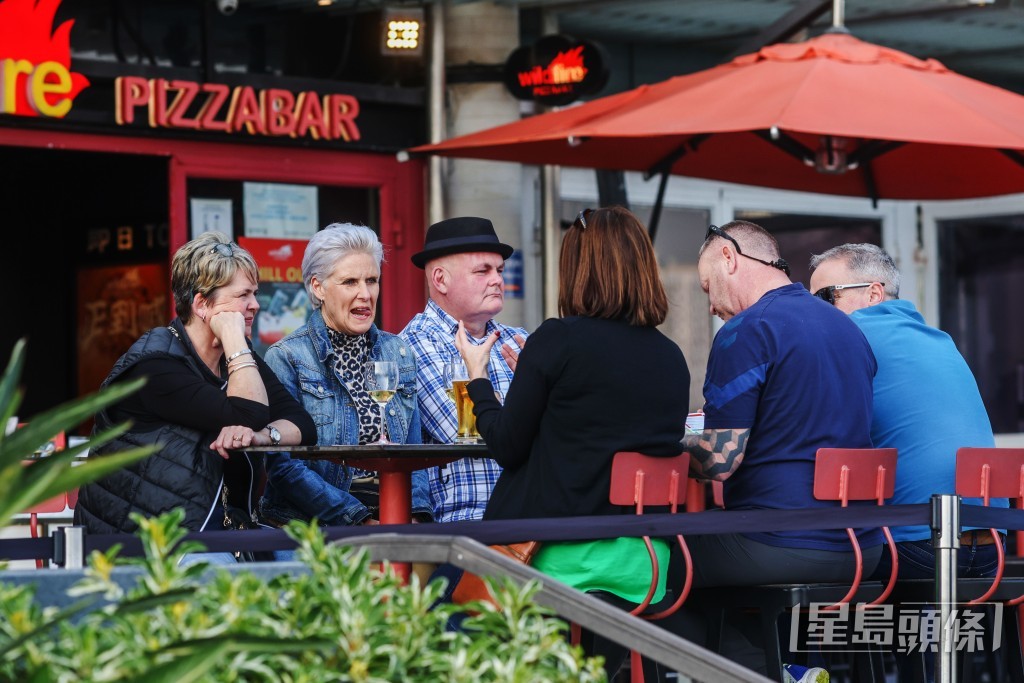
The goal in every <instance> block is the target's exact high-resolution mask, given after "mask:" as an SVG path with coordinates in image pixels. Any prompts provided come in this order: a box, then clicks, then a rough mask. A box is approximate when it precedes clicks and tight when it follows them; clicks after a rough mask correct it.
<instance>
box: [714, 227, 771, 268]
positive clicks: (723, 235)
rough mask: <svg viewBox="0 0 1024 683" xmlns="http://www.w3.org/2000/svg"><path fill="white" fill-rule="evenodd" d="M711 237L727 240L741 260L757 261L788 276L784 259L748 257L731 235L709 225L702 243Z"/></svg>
mask: <svg viewBox="0 0 1024 683" xmlns="http://www.w3.org/2000/svg"><path fill="white" fill-rule="evenodd" d="M712 237H721V238H722V239H726V240H729V241H730V242H732V246H733V247H734V248H735V249H736V253H737V254H739V255H740V256H742V257H743V258H748V259H750V260H751V261H757V262H758V263H763V264H764V265H766V266H771V267H772V268H777V269H779V270H781V271H782V272H783V273H785V274H786V275H789V264H788V263H786V259H781V258H780V259H776V260H775V261H763V260H761V259H759V258H757V257H756V256H748V255H747V254H744V253H743V250H742V249H740V243H739V242H737V241H736V238H735V237H733V236H732V235H730V234H729V233H727V232H726V231H725V230H722V229H721V228H720V227H718V226H717V225H709V226H708V231H707V232H706V233H704V241H705V242H707V241H708V240H709V239H711V238H712Z"/></svg>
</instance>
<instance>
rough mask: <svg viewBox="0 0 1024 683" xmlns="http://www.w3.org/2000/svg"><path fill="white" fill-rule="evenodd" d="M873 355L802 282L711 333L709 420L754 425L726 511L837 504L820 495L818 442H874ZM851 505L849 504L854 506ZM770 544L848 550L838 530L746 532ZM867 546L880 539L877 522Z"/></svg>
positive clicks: (844, 319)
mask: <svg viewBox="0 0 1024 683" xmlns="http://www.w3.org/2000/svg"><path fill="white" fill-rule="evenodd" d="M875 367H876V366H875V359H874V357H873V356H872V354H871V348H870V347H869V346H868V343H867V340H866V339H865V338H864V335H863V334H861V333H860V331H859V330H858V329H857V326H856V325H854V324H853V322H852V321H851V320H850V319H849V317H848V316H847V315H846V314H844V313H843V312H841V311H839V310H837V309H836V308H835V307H833V306H830V305H829V304H827V303H825V302H824V301H822V300H821V299H817V298H815V297H813V296H811V295H810V294H809V293H808V292H807V290H806V289H804V287H803V285H801V284H799V283H796V284H790V285H786V286H784V287H779V288H777V289H773V290H771V291H769V292H767V293H766V294H765V295H764V296H762V297H761V298H760V299H759V300H758V301H757V302H756V303H755V304H754V305H753V306H751V307H750V308H748V309H746V310H745V311H743V312H742V313H740V314H739V315H737V316H735V317H733V318H732V319H730V320H729V321H728V322H727V323H726V324H725V325H724V326H723V327H722V329H720V330H719V331H718V334H716V335H715V340H714V343H713V344H712V347H711V356H710V358H709V360H708V369H707V375H706V378H705V382H704V399H705V405H704V413H705V416H704V427H705V428H706V429H744V428H749V429H750V438H749V439H748V440H747V447H746V450H745V455H744V457H743V462H742V463H741V464H740V466H739V467H738V468H737V469H736V471H735V472H733V474H732V476H730V477H729V478H728V479H726V480H725V485H724V490H723V493H724V496H725V506H726V508H727V509H730V510H733V509H759V508H769V509H779V510H795V509H800V508H825V507H835V506H838V505H839V503H838V502H835V501H822V500H816V499H815V498H814V494H813V487H814V460H815V454H816V453H817V450H818V449H819V448H824V447H832V448H870V447H871V433H870V429H871V379H872V377H873V376H874V374H875ZM851 505H852V504H851ZM746 535H747V536H748V537H749V538H751V539H753V540H756V541H759V542H761V543H766V544H769V545H774V546H781V547H790V548H806V549H817V550H838V551H849V550H850V541H849V538H848V537H847V535H846V532H845V531H844V530H842V529H837V530H820V531H795V532H772V533H756V534H746ZM858 537H859V539H860V542H861V545H862V546H863V547H871V546H874V545H878V544H880V543H881V542H882V536H881V533H880V532H879V531H878V530H877V529H871V530H866V531H865V530H861V531H860V532H859V533H858Z"/></svg>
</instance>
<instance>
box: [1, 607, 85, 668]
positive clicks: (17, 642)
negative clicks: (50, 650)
mask: <svg viewBox="0 0 1024 683" xmlns="http://www.w3.org/2000/svg"><path fill="white" fill-rule="evenodd" d="M95 604H96V598H87V599H85V600H79V601H78V602H76V603H74V604H72V605H69V606H68V607H65V608H64V609H62V610H60V611H59V612H57V613H56V614H54V615H53V616H51V617H50V618H49V619H47V620H46V621H45V622H44V623H42V624H40V625H39V626H37V627H36V628H34V629H32V630H31V631H29V632H27V633H24V634H22V635H21V636H19V637H18V638H15V639H12V640H10V641H8V642H7V643H4V645H3V647H0V659H4V658H5V657H7V655H8V653H10V652H13V651H15V650H17V649H18V648H20V647H21V646H22V645H23V644H25V643H28V642H32V641H35V640H38V639H40V638H44V637H46V634H47V633H48V632H49V631H50V630H52V629H55V628H57V627H58V626H60V625H61V624H63V623H65V622H66V621H67V620H69V619H71V618H72V617H74V616H75V615H77V614H81V613H82V612H84V611H86V610H88V609H90V608H91V607H92V606H93V605H95Z"/></svg>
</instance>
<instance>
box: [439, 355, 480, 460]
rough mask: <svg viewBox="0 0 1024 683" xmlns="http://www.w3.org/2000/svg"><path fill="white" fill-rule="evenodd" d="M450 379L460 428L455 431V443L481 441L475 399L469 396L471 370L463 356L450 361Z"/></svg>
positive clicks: (447, 372)
mask: <svg viewBox="0 0 1024 683" xmlns="http://www.w3.org/2000/svg"><path fill="white" fill-rule="evenodd" d="M445 377H446V378H447V381H448V389H449V395H451V396H452V397H453V400H454V401H455V414H456V416H457V417H458V428H457V429H456V432H455V443H480V432H478V431H477V430H476V415H474V414H473V399H471V398H470V397H469V389H468V388H467V386H468V385H469V371H468V370H467V369H466V364H465V363H464V362H463V361H462V357H461V356H455V357H454V358H452V359H451V360H450V361H448V368H447V370H446V372H445Z"/></svg>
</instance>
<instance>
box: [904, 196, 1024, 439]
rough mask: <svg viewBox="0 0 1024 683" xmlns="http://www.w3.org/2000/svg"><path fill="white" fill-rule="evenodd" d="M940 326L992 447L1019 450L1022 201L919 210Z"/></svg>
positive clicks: (1023, 362) (1023, 398) (1023, 341)
mask: <svg viewBox="0 0 1024 683" xmlns="http://www.w3.org/2000/svg"><path fill="white" fill-rule="evenodd" d="M924 215H925V219H926V220H925V226H926V229H927V230H928V234H929V237H930V238H931V242H932V243H933V245H934V246H933V249H934V251H933V253H934V254H935V255H936V259H935V261H936V263H935V266H934V269H933V270H934V278H935V282H936V287H935V290H936V293H937V299H938V306H937V308H938V321H939V323H938V324H939V327H940V328H942V329H943V330H945V331H946V332H947V333H949V335H950V336H951V337H953V340H954V341H955V342H956V345H957V348H959V349H960V353H962V354H963V356H964V358H965V359H966V360H967V363H968V365H970V367H971V370H972V371H973V372H974V376H975V379H977V381H978V387H979V388H980V389H981V395H982V398H983V399H984V401H985V407H986V408H987V409H988V414H989V419H990V420H991V421H992V429H993V430H994V431H995V432H996V434H997V437H996V438H997V443H998V445H1001V446H1002V445H1011V444H1013V445H1021V444H1024V436H1022V434H1021V433H1022V432H1024V316H1021V315H1020V314H1019V311H1020V306H1019V305H1018V304H1017V302H1016V295H1017V293H1019V292H1022V291H1024V202H1022V201H1021V199H1020V198H1019V197H1018V198H998V199H995V200H987V201H983V202H955V203H952V202H951V203H948V204H945V205H932V206H926V207H925V212H924Z"/></svg>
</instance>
